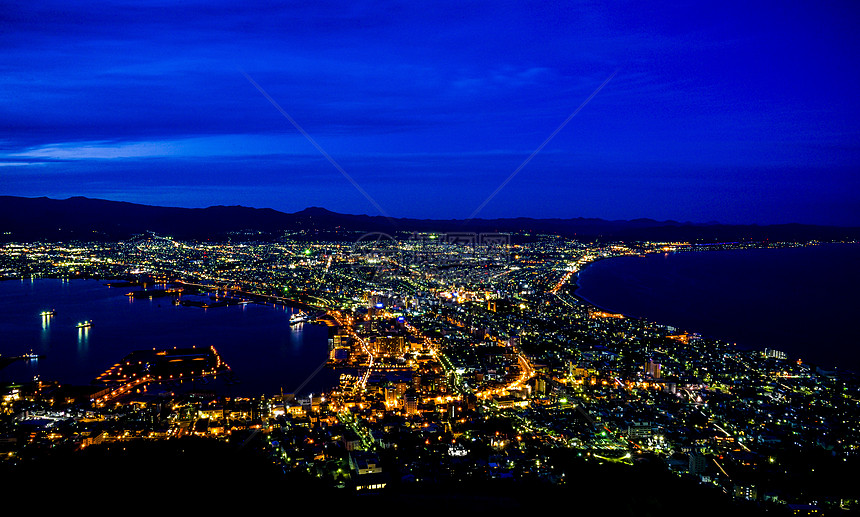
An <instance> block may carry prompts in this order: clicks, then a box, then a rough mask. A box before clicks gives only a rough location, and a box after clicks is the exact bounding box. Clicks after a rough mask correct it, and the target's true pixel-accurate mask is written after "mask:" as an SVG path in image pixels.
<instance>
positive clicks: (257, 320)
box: [0, 279, 336, 396]
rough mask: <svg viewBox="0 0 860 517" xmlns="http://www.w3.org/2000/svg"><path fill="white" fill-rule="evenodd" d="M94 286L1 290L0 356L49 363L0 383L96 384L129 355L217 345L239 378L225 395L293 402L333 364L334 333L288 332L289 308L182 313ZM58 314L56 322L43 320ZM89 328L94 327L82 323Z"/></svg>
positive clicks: (1, 373)
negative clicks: (288, 396)
mask: <svg viewBox="0 0 860 517" xmlns="http://www.w3.org/2000/svg"><path fill="white" fill-rule="evenodd" d="M104 284H105V282H103V281H97V280H71V281H63V280H54V279H35V280H29V279H27V280H8V281H3V282H0V355H2V356H16V355H22V354H26V353H29V352H30V351H33V352H35V353H37V354H40V355H42V356H44V357H42V358H40V359H38V360H36V361H29V362H24V361H17V362H15V363H12V364H11V365H9V366H7V367H6V368H5V369H2V370H0V382H3V381H6V382H10V381H11V382H22V381H27V380H32V379H33V377H34V376H37V375H38V376H39V378H40V379H41V380H43V381H60V382H62V383H67V384H80V385H83V384H89V383H90V381H92V380H93V379H94V378H95V377H97V376H98V375H99V374H101V373H102V372H104V371H105V370H107V369H108V368H109V367H110V366H112V365H113V364H115V363H117V362H119V361H120V360H121V359H122V358H123V357H125V356H126V355H127V354H128V353H129V352H132V351H135V350H146V349H152V348H172V347H179V348H183V347H191V346H197V347H198V348H199V347H209V346H214V347H215V349H216V350H217V351H218V352H219V354H220V355H221V358H222V360H223V361H224V362H226V363H227V364H229V365H230V367H231V369H232V375H231V377H232V380H231V382H230V384H229V386H227V387H225V386H222V385H221V383H219V388H218V391H219V392H224V391H228V393H226V394H230V395H234V396H235V395H244V396H253V395H263V394H265V395H274V394H277V393H279V392H280V390H281V389H283V390H284V392H285V393H292V392H293V391H294V390H295V389H296V388H298V387H299V386H300V385H301V384H302V383H303V382H304V381H305V379H307V378H308V376H310V375H311V374H312V373H313V372H314V371H315V370H317V368H318V367H319V366H320V365H321V364H322V363H323V362H324V361H325V360H326V358H327V356H328V328H327V327H325V326H322V325H316V324H308V323H303V324H299V325H296V326H292V327H291V326H290V324H289V319H290V315H291V314H292V309H289V308H284V307H282V306H277V307H276V306H273V305H259V304H248V305H234V306H229V307H214V308H207V309H202V308H199V307H182V306H175V305H174V304H173V302H172V298H169V297H164V298H155V299H132V298H131V297H129V296H126V293H128V292H129V291H131V290H133V288H129V287H113V288H109V287H106V286H105V285H104ZM50 309H54V310H55V311H56V315H55V316H53V317H51V318H43V317H41V316H40V313H41V312H42V311H44V310H50ZM84 320H92V322H93V326H92V327H90V328H88V329H78V328H76V324H77V323H78V322H82V321H84ZM334 382H336V375H335V373H334V372H333V371H332V370H330V369H328V368H323V369H322V370H321V371H319V372H318V373H317V374H316V375H315V376H314V377H313V378H312V379H311V380H310V381H309V382H308V383H307V384H306V386H305V388H304V389H303V390H302V391H301V393H304V394H306V393H308V392H316V393H319V392H320V391H323V390H325V389H327V388H328V387H330V386H332V385H333V383H334Z"/></svg>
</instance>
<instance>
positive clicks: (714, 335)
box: [570, 242, 858, 372]
mask: <svg viewBox="0 0 860 517" xmlns="http://www.w3.org/2000/svg"><path fill="white" fill-rule="evenodd" d="M857 244H858V243H856V242H847V243H845V242H837V243H814V244H806V245H798V246H780V247H773V246H760V247H750V248H746V247H745V248H734V249H731V248H725V249H685V250H675V251H671V252H666V253H671V254H682V253H691V252H697V253H701V252H708V251H725V252H729V251H753V250H770V249H775V250H778V249H785V248H791V249H796V248H804V249H807V248H816V247H820V246H835V245H843V246H844V245H849V246H857ZM654 254H655V255H656V253H654ZM661 254H662V253H661ZM650 255H651V254H648V255H646V256H644V257H641V258H644V259H646V260H647V259H648V258H651V257H650ZM628 256H632V255H616V256H611V257H600V258H598V259H596V260H594V261H591V262H589V263H588V264H586V265H585V266H584V267H582V268H581V269H580V270H579V271H578V272H577V273H576V274H575V275H574V276H575V279H571V280H573V282H571V283H572V284H573V286H574V287H573V289H572V291H571V292H570V295H571V296H572V297H574V298H575V299H576V300H577V301H579V302H580V303H583V304H584V305H586V306H588V307H593V308H595V309H598V310H601V311H605V312H611V313H615V314H622V315H624V317H625V318H629V319H634V320H638V321H642V322H649V323H653V324H656V325H661V326H671V327H674V328H676V329H677V330H678V331H682V332H689V333H696V334H699V335H701V336H703V337H705V338H708V339H711V340H714V341H721V342H724V343H730V344H734V345H735V346H737V348H738V349H739V350H744V351H751V352H754V351H759V352H763V351H764V349H765V348H774V349H778V350H784V351H786V352H789V354H790V355H797V356H803V357H802V358H803V360H804V362H805V363H808V364H812V365H816V366H821V367H825V368H827V369H837V370H839V371H847V372H853V371H857V367H856V366H853V365H849V366H846V367H843V366H836V364H832V363H834V361H833V360H825V359H814V358H810V360H809V361H807V360H806V357H807V354H809V349H808V348H807V349H805V350H804V349H800V346H799V345H800V344H799V343H792V342H785V343H784V344H781V343H776V344H767V345H765V344H762V343H761V342H758V340H756V339H755V338H752V339H744V338H742V337H741V338H740V339H737V340H733V339H727V338H726V337H724V335H721V334H720V333H719V331H717V332H714V331H713V330H711V331H704V330H701V329H699V330H697V329H696V327H695V326H690V325H689V324H675V323H672V322H669V321H666V320H665V319H660V318H653V317H648V316H644V315H641V314H636V313H631V312H630V311H625V310H616V309H613V308H611V307H607V306H606V304H598V303H595V302H594V301H592V300H590V299H589V298H587V297H586V296H584V295H582V293H581V288H582V287H583V285H582V283H581V281H582V277H581V274H582V272H584V271H585V270H587V269H588V268H589V267H590V266H592V265H594V264H596V263H597V262H601V261H603V260H606V259H614V258H623V257H628ZM737 294H738V293H735V296H737ZM661 306H663V307H664V308H665V307H667V306H666V305H665V304H661ZM663 312H666V311H663ZM751 341H756V344H751ZM786 345H790V346H788V347H786ZM837 362H838V361H837ZM849 362H850V361H849ZM854 362H856V361H854Z"/></svg>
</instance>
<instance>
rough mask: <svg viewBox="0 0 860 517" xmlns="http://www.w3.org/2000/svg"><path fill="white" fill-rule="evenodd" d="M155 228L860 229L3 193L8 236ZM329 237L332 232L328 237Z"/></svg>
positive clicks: (96, 234)
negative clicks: (424, 214)
mask: <svg viewBox="0 0 860 517" xmlns="http://www.w3.org/2000/svg"><path fill="white" fill-rule="evenodd" d="M147 231H152V232H155V233H158V234H163V235H170V236H174V237H177V238H184V239H213V238H214V239H221V238H225V237H227V236H230V235H231V234H235V233H236V232H247V231H251V232H262V233H263V234H271V235H276V234H281V233H283V232H284V231H294V232H295V231H300V232H303V233H304V234H308V235H312V234H314V233H316V234H327V233H332V232H345V231H366V232H372V231H381V232H411V231H417V232H448V233H450V232H473V233H492V232H500V233H515V234H524V233H544V234H557V235H560V236H565V237H576V238H580V239H583V240H594V239H606V240H609V239H613V240H659V241H675V240H678V241H687V242H722V241H740V240H774V241H776V240H797V241H806V240H846V239H847V240H855V239H858V238H860V228H856V227H837V226H821V225H806V224H801V223H785V224H776V225H758V224H749V225H730V224H721V223H717V222H713V221H709V222H707V223H693V222H690V221H687V222H679V221H674V220H664V221H658V220H655V219H650V218H637V219H632V220H607V219H600V218H586V217H576V218H568V219H564V218H533V217H512V218H499V219H482V218H476V219H468V220H464V219H416V218H390V217H385V216H381V215H377V216H371V215H365V214H358V215H353V214H341V213H338V212H333V211H331V210H328V209H327V208H324V207H319V206H311V207H307V208H305V209H303V210H300V211H298V212H294V213H288V212H281V211H278V210H275V209H272V208H254V207H246V206H242V205H214V206H209V207H206V208H183V207H169V206H155V205H144V204H138V203H130V202H127V201H113V200H106V199H94V198H87V197H83V196H73V197H70V198H67V199H52V198H48V197H44V196H42V197H33V198H29V197H18V196H0V235H2V237H3V240H4V241H29V240H75V239H76V240H115V239H124V238H128V237H129V236H131V235H134V234H140V233H144V232H147ZM320 237H321V238H325V235H320Z"/></svg>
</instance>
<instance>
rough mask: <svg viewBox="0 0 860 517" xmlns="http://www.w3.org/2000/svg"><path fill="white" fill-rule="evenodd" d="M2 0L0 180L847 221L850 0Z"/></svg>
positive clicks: (858, 105) (263, 200)
mask: <svg viewBox="0 0 860 517" xmlns="http://www.w3.org/2000/svg"><path fill="white" fill-rule="evenodd" d="M142 3H143V4H145V7H142V6H140V5H136V3H134V2H110V1H107V2H98V3H93V2H84V3H80V4H78V3H76V2H74V1H63V2H53V1H51V0H48V1H39V2H32V1H26V2H9V1H5V2H3V5H2V8H0V47H2V48H0V121H2V122H0V193H2V194H9V195H21V196H43V195H44V196H49V197H57V198H65V197H69V196H73V195H84V196H88V197H99V198H106V199H116V200H124V201H133V202H142V203H149V204H161V205H172V206H209V205H215V204H242V205H247V206H256V207H272V208H276V209H279V210H284V211H297V210H300V209H302V208H305V207H307V206H312V205H316V206H324V207H327V208H329V209H332V210H336V211H341V212H349V213H368V214H372V215H375V214H378V213H379V212H378V211H377V209H376V208H375V207H374V206H373V205H372V204H371V203H370V202H369V201H368V200H367V199H366V198H365V197H363V196H362V194H361V193H359V191H358V190H357V189H356V188H354V186H353V185H352V184H350V182H349V181H347V180H346V179H345V178H344V177H343V176H342V175H341V173H340V172H338V170H337V169H335V167H333V166H332V164H331V163H329V162H328V161H327V160H326V159H325V158H324V157H323V156H322V155H321V154H320V152H318V151H317V149H315V148H314V147H313V146H312V145H311V144H310V142H308V140H306V139H305V138H304V137H303V136H302V135H301V134H299V133H298V132H297V131H296V129H295V128H294V127H293V126H292V125H291V124H290V122H289V121H288V120H286V119H285V118H284V117H283V116H282V115H281V114H280V113H279V112H278V110H277V109H275V107H273V106H272V104H270V103H269V101H268V100H267V99H266V98H265V97H264V96H263V95H262V94H261V93H260V92H259V91H258V90H257V89H256V88H255V87H254V86H253V85H252V84H251V83H250V82H249V81H248V80H247V79H246V78H245V76H244V75H243V73H242V71H245V72H246V73H247V74H248V75H249V76H250V77H252V78H253V80H255V81H256V82H257V83H258V84H259V85H260V86H261V87H262V88H264V89H265V90H266V91H267V92H268V93H269V94H270V95H271V97H272V98H273V99H274V100H276V101H277V102H278V103H279V104H280V105H281V106H282V108H283V109H284V110H285V111H286V112H287V113H289V114H290V115H291V116H292V117H293V118H294V119H295V120H296V121H297V122H298V123H299V124H300V125H301V126H303V127H304V129H305V130H306V131H307V132H308V133H309V134H310V135H311V136H312V137H313V138H314V139H315V140H316V141H317V142H318V143H319V144H320V146H322V147H323V148H324V149H325V150H326V151H327V152H328V153H330V155H331V156H332V157H333V158H334V159H335V160H336V161H337V162H338V163H340V164H341V165H342V166H343V169H344V170H345V171H346V172H347V173H348V174H350V175H351V176H352V177H354V178H355V180H356V182H357V183H358V184H359V185H361V187H363V188H364V190H366V191H367V193H368V194H369V195H370V196H371V197H373V198H374V199H375V200H376V201H377V202H378V203H379V205H380V206H381V207H383V208H384V210H385V211H386V212H387V213H389V214H391V215H393V216H403V217H422V218H423V217H433V218H466V217H468V216H469V215H470V214H471V213H472V212H473V211H474V210H475V209H476V208H477V207H478V206H479V205H481V203H482V202H483V201H484V200H485V199H486V198H487V196H489V195H490V194H491V193H492V192H493V191H494V190H495V189H496V188H497V187H498V186H499V185H500V184H501V183H502V182H503V181H504V180H505V179H506V178H507V177H508V176H509V175H510V174H511V173H512V172H513V171H514V170H516V169H517V167H518V166H519V165H520V164H521V163H522V162H523V160H525V159H526V158H527V157H528V156H529V154H531V153H532V151H534V150H535V149H536V148H537V147H538V146H539V145H540V144H541V143H542V142H543V141H544V140H545V139H546V138H547V137H548V136H549V135H550V134H551V133H552V132H553V131H554V130H555V129H556V128H557V127H558V126H559V125H560V124H561V123H562V122H563V121H564V120H565V119H566V118H567V117H568V116H569V115H570V114H571V113H572V112H573V111H574V110H575V109H576V108H577V107H578V106H579V105H580V104H581V103H582V102H583V101H584V100H585V99H586V98H588V96H589V95H590V94H591V93H592V92H593V91H594V90H595V89H596V88H597V87H598V86H599V85H600V84H601V83H603V82H604V81H605V80H606V79H607V78H608V77H609V76H610V75H611V74H612V73H613V72H616V71H617V75H615V76H614V78H613V79H612V80H611V81H610V82H609V83H608V84H607V85H606V87H605V88H603V89H602V90H601V91H600V92H599V93H598V94H597V95H596V96H595V97H594V98H593V100H592V101H591V102H590V103H589V104H587V105H586V106H585V107H584V108H583V109H582V110H581V112H580V113H579V114H578V115H577V116H576V117H574V118H573V119H572V120H571V121H570V122H569V124H568V125H567V126H565V127H564V129H562V130H561V131H560V132H559V133H558V134H557V136H556V137H555V138H554V139H553V140H552V141H551V142H549V143H548V144H547V145H546V147H545V148H544V149H543V150H542V152H541V153H539V154H538V155H537V156H536V157H535V158H534V159H533V160H532V161H531V162H530V163H529V164H528V165H527V166H526V167H524V168H523V169H522V170H521V172H519V174H518V175H517V176H516V177H515V178H514V179H513V180H511V181H510V183H509V184H507V185H506V186H505V188H503V189H502V190H501V192H500V193H499V194H498V195H497V196H496V197H494V198H493V199H492V200H491V201H490V202H489V203H488V204H487V205H486V207H485V208H484V209H483V210H482V211H481V212H480V217H510V216H532V217H578V216H585V217H603V218H609V219H630V218H636V217H652V218H656V219H676V220H684V221H686V220H690V221H699V222H703V221H711V220H717V221H721V222H728V223H779V222H805V223H823V224H842V225H860V202H858V201H860V178H858V171H860V127H858V121H860V96H858V94H857V92H858V90H860V88H858V79H860V66H858V61H857V57H856V54H857V51H858V49H860V31H857V30H856V22H857V20H858V19H860V17H858V14H860V8H858V7H857V6H856V5H855V3H854V2H847V1H846V2H841V3H840V2H802V3H800V2H786V1H784V0H783V1H778V2H772V3H771V2H767V3H761V2H749V1H747V2H739V3H731V2H713V3H709V2H704V3H703V2H678V3H677V4H676V5H668V2H657V3H658V4H659V5H660V6H659V7H657V6H650V7H643V6H642V4H643V2H575V1H565V2H558V3H549V2H536V3H527V2H514V3H505V2H499V1H492V2H486V3H479V2H471V3H469V2H461V1H460V2H451V3H443V2H428V3H426V4H422V3H415V2H407V3H402V4H396V3H391V4H389V3H384V2H357V1H350V2H333V3H329V2H307V1H302V2H295V3H292V4H291V3H279V4H265V3H257V2H251V3H248V4H247V5H246V4H243V3H241V2H236V1H230V2H224V3H221V2H218V1H212V0H206V1H201V2H193V1H192V2H188V1H185V2H175V3H174V2H156V1H153V2H142Z"/></svg>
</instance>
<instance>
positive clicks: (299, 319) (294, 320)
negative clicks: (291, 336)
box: [290, 311, 310, 325]
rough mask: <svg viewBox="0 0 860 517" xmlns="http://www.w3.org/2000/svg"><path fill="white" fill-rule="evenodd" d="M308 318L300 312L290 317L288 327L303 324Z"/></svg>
mask: <svg viewBox="0 0 860 517" xmlns="http://www.w3.org/2000/svg"><path fill="white" fill-rule="evenodd" d="M309 319H310V317H309V316H308V315H307V314H305V313H304V312H302V311H299V312H297V313H295V314H293V315H292V316H290V325H298V324H299V323H304V322H306V321H308V320H309Z"/></svg>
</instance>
